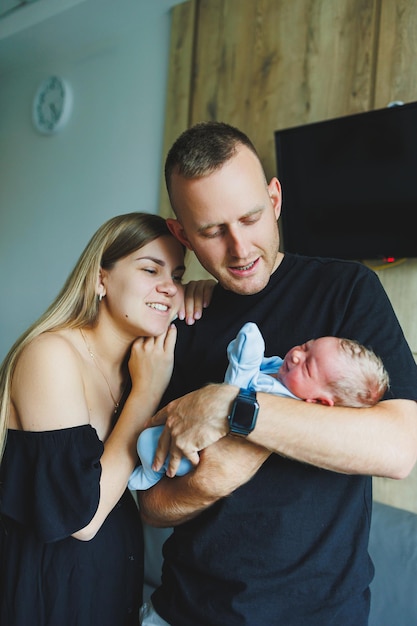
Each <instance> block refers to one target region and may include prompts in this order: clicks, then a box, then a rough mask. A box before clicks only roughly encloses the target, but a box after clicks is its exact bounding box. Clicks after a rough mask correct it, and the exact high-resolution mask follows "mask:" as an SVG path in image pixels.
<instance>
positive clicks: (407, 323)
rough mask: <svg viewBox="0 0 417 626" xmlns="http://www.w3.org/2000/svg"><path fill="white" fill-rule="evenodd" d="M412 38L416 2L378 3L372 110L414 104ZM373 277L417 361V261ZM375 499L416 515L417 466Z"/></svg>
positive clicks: (416, 53) (381, 482)
mask: <svg viewBox="0 0 417 626" xmlns="http://www.w3.org/2000/svg"><path fill="white" fill-rule="evenodd" d="M416 33H417V2H410V0H382V2H381V16H380V31H379V39H378V54H377V59H378V62H377V66H376V74H375V106H374V107H373V108H383V107H385V106H387V105H388V104H389V103H390V102H392V101H394V100H400V101H402V102H405V103H407V102H414V101H416V100H417V37H416ZM393 219H395V215H393ZM377 273H378V274H379V277H380V279H381V282H382V284H383V285H384V287H385V289H386V291H387V293H388V295H389V297H390V300H391V302H392V305H393V307H394V309H395V312H396V313H397V316H398V319H399V320H400V323H401V325H402V327H403V330H404V334H405V336H406V338H407V340H408V342H409V344H410V347H411V349H412V350H413V352H414V355H415V358H416V360H417V315H416V311H417V259H408V260H406V261H405V262H404V263H403V264H402V265H399V266H398V267H393V268H389V269H385V270H382V271H380V270H378V271H377ZM374 497H375V499H376V500H379V501H381V502H385V503H386V504H393V505H395V506H400V507H403V508H405V509H408V510H410V511H414V512H416V513H417V467H415V468H414V470H413V472H412V474H411V476H409V477H408V478H406V479H405V480H401V481H392V480H389V479H386V478H374Z"/></svg>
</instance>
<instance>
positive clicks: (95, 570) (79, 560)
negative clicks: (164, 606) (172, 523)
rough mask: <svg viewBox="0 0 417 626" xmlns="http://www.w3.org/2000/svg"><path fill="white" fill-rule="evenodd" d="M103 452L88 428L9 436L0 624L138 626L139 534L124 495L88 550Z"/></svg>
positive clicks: (2, 501)
mask: <svg viewBox="0 0 417 626" xmlns="http://www.w3.org/2000/svg"><path fill="white" fill-rule="evenodd" d="M102 453H103V443H102V442H101V441H100V440H99V438H98V436H97V433H96V431H95V430H94V428H92V427H91V426H88V425H86V426H77V427H74V428H66V429H63V430H54V431H47V432H22V431H16V430H9V431H8V436H7V443H6V449H5V453H4V457H3V460H2V464H1V467H0V625H1V626H133V625H134V626H136V625H137V624H138V623H139V622H138V614H139V607H140V605H141V603H142V585H143V534H142V526H141V521H140V517H139V513H138V510H137V506H136V504H135V502H134V500H133V498H132V495H131V494H130V492H129V491H126V492H125V494H124V495H123V497H122V498H121V499H120V501H119V503H118V504H117V506H116V507H115V508H114V509H113V510H112V511H111V513H110V514H109V515H108V517H107V519H106V521H105V522H104V524H103V525H102V527H101V528H100V530H99V531H98V533H97V534H96V536H95V537H94V538H93V539H91V540H90V541H78V540H77V539H74V538H73V537H72V536H71V535H72V534H73V533H74V532H76V531H77V530H79V529H80V528H83V527H84V526H86V525H87V524H88V523H89V521H90V520H91V519H92V517H93V515H94V513H95V512H96V510H97V506H98V502H99V495H100V475H101V465H100V457H101V455H102Z"/></svg>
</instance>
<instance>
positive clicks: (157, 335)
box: [0, 213, 211, 626]
mask: <svg viewBox="0 0 417 626" xmlns="http://www.w3.org/2000/svg"><path fill="white" fill-rule="evenodd" d="M183 273H184V249H183V247H182V246H181V244H180V243H179V242H178V241H177V240H176V239H175V238H174V237H173V236H172V235H171V233H170V232H169V230H168V228H167V226H166V224H165V220H163V219H162V218H161V217H159V216H156V215H151V214H146V213H130V214H127V215H120V216H117V217H114V218H113V219H110V220H109V221H107V222H106V223H105V224H104V225H103V226H101V228H99V230H98V231H97V232H96V233H95V235H94V236H93V237H92V239H91V240H90V242H89V243H88V245H87V247H86V248H85V250H84V252H83V254H82V255H81V257H80V259H79V261H78V263H77V265H76V266H75V268H74V270H73V272H72V273H71V275H70V276H69V278H68V280H67V282H66V284H65V285H64V287H63V289H62V291H61V292H60V294H59V295H58V297H57V298H56V300H55V301H54V302H53V304H52V305H51V306H50V307H49V308H48V310H47V311H46V312H45V313H44V315H43V316H42V317H41V318H40V319H39V320H38V321H37V322H36V323H35V324H33V326H31V328H29V329H28V331H27V332H26V333H24V335H23V336H22V337H21V338H20V339H19V340H18V341H17V342H16V343H15V345H14V346H13V347H12V349H11V350H10V352H9V354H8V356H7V357H6V359H5V361H4V362H3V365H2V367H1V370H0V394H1V400H0V424H1V433H2V435H1V438H0V444H1V446H0V449H3V447H4V455H3V458H2V461H1V466H0V514H1V520H0V623H1V624H7V625H8V626H27V625H28V624H31V626H57V625H58V624H65V625H66V626H72V625H74V626H96V625H98V624H100V626H123V625H131V624H138V611H139V607H140V605H141V602H142V597H141V596H142V584H143V538H142V531H141V522H140V518H139V515H138V511H137V507H136V505H135V503H134V500H133V498H132V496H131V494H130V493H129V491H128V490H127V489H126V485H127V481H128V478H129V476H130V474H131V472H132V470H133V468H134V467H135V465H136V461H137V455H136V440H137V438H138V435H139V433H140V432H141V430H142V428H143V426H144V424H145V421H146V420H147V419H148V418H149V417H150V416H151V415H152V414H153V413H154V412H155V410H156V409H157V406H158V403H159V401H160V398H161V396H162V393H163V391H164V390H165V387H166V385H167V383H168V381H169V379H170V377H171V373H172V367H173V353H174V345H175V340H176V328H175V326H173V325H172V324H171V322H172V320H173V319H174V318H175V317H176V316H177V315H178V314H179V315H180V317H185V316H186V315H187V317H189V315H190V310H191V308H192V305H193V303H194V305H195V308H194V311H195V312H196V315H195V317H196V318H198V317H199V316H200V314H201V309H202V306H203V304H204V300H205V299H207V298H208V297H209V295H208V294H209V292H210V288H211V283H203V285H202V286H201V285H200V289H199V290H198V289H197V290H196V291H194V290H195V284H194V285H193V286H192V296H191V300H190V299H189V300H188V304H187V307H185V305H184V294H183V288H182V285H181V280H182V276H183ZM190 302H191V304H190ZM6 434H7V439H6ZM4 444H5V445H4Z"/></svg>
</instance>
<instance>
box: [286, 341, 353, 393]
mask: <svg viewBox="0 0 417 626" xmlns="http://www.w3.org/2000/svg"><path fill="white" fill-rule="evenodd" d="M345 366H346V363H344V360H343V353H342V350H341V348H340V340H339V339H338V338H337V337H320V338H319V339H311V340H310V341H307V343H304V344H303V345H301V346H294V347H293V348H291V350H289V351H288V352H287V354H286V355H285V357H284V362H283V364H282V365H281V367H280V369H279V371H278V374H277V378H278V380H280V381H281V382H282V383H283V384H284V385H285V386H286V387H287V389H289V390H290V391H291V392H292V393H293V394H294V395H296V396H298V397H299V398H302V399H303V400H308V401H310V402H324V403H328V402H327V400H331V399H332V394H331V392H330V391H329V389H328V383H329V381H330V380H334V379H335V377H337V378H338V377H339V376H340V377H341V376H344V374H345V373H344V367H345Z"/></svg>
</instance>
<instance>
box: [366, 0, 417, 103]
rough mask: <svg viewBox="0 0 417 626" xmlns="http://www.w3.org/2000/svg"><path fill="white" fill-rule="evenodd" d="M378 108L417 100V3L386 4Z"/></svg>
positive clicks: (390, 0) (400, 0)
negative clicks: (390, 103) (393, 102)
mask: <svg viewBox="0 0 417 626" xmlns="http://www.w3.org/2000/svg"><path fill="white" fill-rule="evenodd" d="M377 58H378V63H377V67H376V79H375V106H374V107H373V108H382V107H385V106H387V104H389V102H392V101H394V100H401V101H402V102H414V101H416V100H417V2H410V0H382V4H381V20H380V34H379V41H378V55H377Z"/></svg>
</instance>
